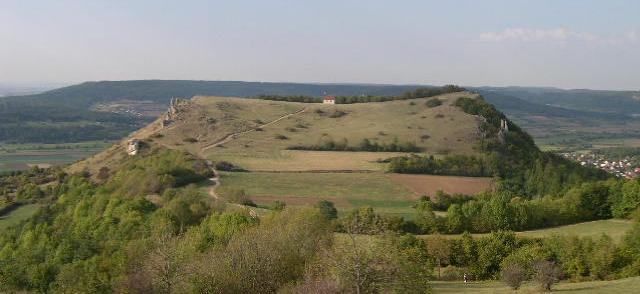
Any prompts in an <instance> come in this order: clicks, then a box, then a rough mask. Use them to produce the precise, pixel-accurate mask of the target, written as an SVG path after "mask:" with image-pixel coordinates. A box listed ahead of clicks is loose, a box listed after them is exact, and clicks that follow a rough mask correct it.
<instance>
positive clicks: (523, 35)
mask: <svg viewBox="0 0 640 294" xmlns="http://www.w3.org/2000/svg"><path fill="white" fill-rule="evenodd" d="M480 39H481V40H483V41H490V42H501V41H509V40H515V41H525V42H537V41H565V40H583V41H596V40H598V36H596V35H593V34H590V33H584V32H573V31H570V30H567V29H565V28H552V29H525V28H506V29H504V30H502V31H499V32H485V33H482V34H480Z"/></svg>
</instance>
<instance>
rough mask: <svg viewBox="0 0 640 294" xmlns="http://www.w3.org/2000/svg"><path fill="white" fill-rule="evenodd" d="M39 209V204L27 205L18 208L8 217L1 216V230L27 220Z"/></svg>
mask: <svg viewBox="0 0 640 294" xmlns="http://www.w3.org/2000/svg"><path fill="white" fill-rule="evenodd" d="M39 207H40V205H39V204H25V205H22V206H20V207H18V208H16V209H15V210H12V211H11V212H9V213H8V214H7V215H3V216H1V217H0V230H2V229H4V228H6V227H9V226H12V225H15V224H17V223H19V222H21V221H23V220H26V219H27V218H29V217H30V216H32V215H33V214H34V213H36V211H37V210H38V208H39Z"/></svg>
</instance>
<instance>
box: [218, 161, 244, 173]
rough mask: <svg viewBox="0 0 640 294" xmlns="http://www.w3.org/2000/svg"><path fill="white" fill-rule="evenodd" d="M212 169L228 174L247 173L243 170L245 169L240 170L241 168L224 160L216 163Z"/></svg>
mask: <svg viewBox="0 0 640 294" xmlns="http://www.w3.org/2000/svg"><path fill="white" fill-rule="evenodd" d="M213 167H214V168H215V169H216V170H219V171H228V172H243V171H247V170H245V169H243V168H241V167H239V166H237V165H235V164H233V163H231V162H228V161H224V160H223V161H218V162H216V163H215V164H214V165H213Z"/></svg>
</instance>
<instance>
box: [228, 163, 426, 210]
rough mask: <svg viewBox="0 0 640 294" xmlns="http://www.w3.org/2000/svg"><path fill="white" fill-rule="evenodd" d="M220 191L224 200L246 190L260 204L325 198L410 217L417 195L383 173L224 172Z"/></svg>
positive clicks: (345, 205)
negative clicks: (235, 192) (234, 192)
mask: <svg viewBox="0 0 640 294" xmlns="http://www.w3.org/2000/svg"><path fill="white" fill-rule="evenodd" d="M220 174H221V182H222V185H221V186H220V187H219V189H217V190H216V191H217V192H219V193H220V195H222V196H223V197H224V195H225V194H226V193H229V192H230V191H231V190H234V189H243V190H245V192H246V193H247V195H248V196H250V197H251V198H252V200H254V201H255V202H257V203H258V204H268V203H271V202H273V201H275V200H281V201H284V202H285V203H287V204H290V205H304V204H314V203H316V202H317V201H319V200H322V199H325V200H329V201H333V202H334V203H335V204H336V206H337V207H338V208H339V209H349V208H354V207H359V206H371V207H373V208H375V209H376V210H377V211H380V212H386V213H395V214H407V213H411V212H412V211H413V208H411V205H412V204H413V203H414V202H415V199H416V196H417V195H415V194H414V193H413V192H411V191H410V190H409V189H407V188H406V187H404V186H403V185H400V184H398V183H395V182H394V181H392V180H391V179H390V178H389V177H388V176H387V175H386V174H383V173H333V172H332V173H295V172H245V173H243V172H234V173H229V172H222V173H220Z"/></svg>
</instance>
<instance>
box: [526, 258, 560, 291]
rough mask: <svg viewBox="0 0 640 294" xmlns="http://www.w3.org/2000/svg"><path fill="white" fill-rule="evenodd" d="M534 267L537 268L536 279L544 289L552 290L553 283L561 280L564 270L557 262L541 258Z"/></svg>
mask: <svg viewBox="0 0 640 294" xmlns="http://www.w3.org/2000/svg"><path fill="white" fill-rule="evenodd" d="M533 267H534V268H535V270H536V281H538V283H540V288H541V289H542V290H544V291H551V287H552V286H553V284H555V283H557V282H559V281H560V277H561V275H562V270H561V269H560V267H558V265H556V263H555V262H553V261H548V260H540V261H537V262H535V264H534V265H533Z"/></svg>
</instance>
